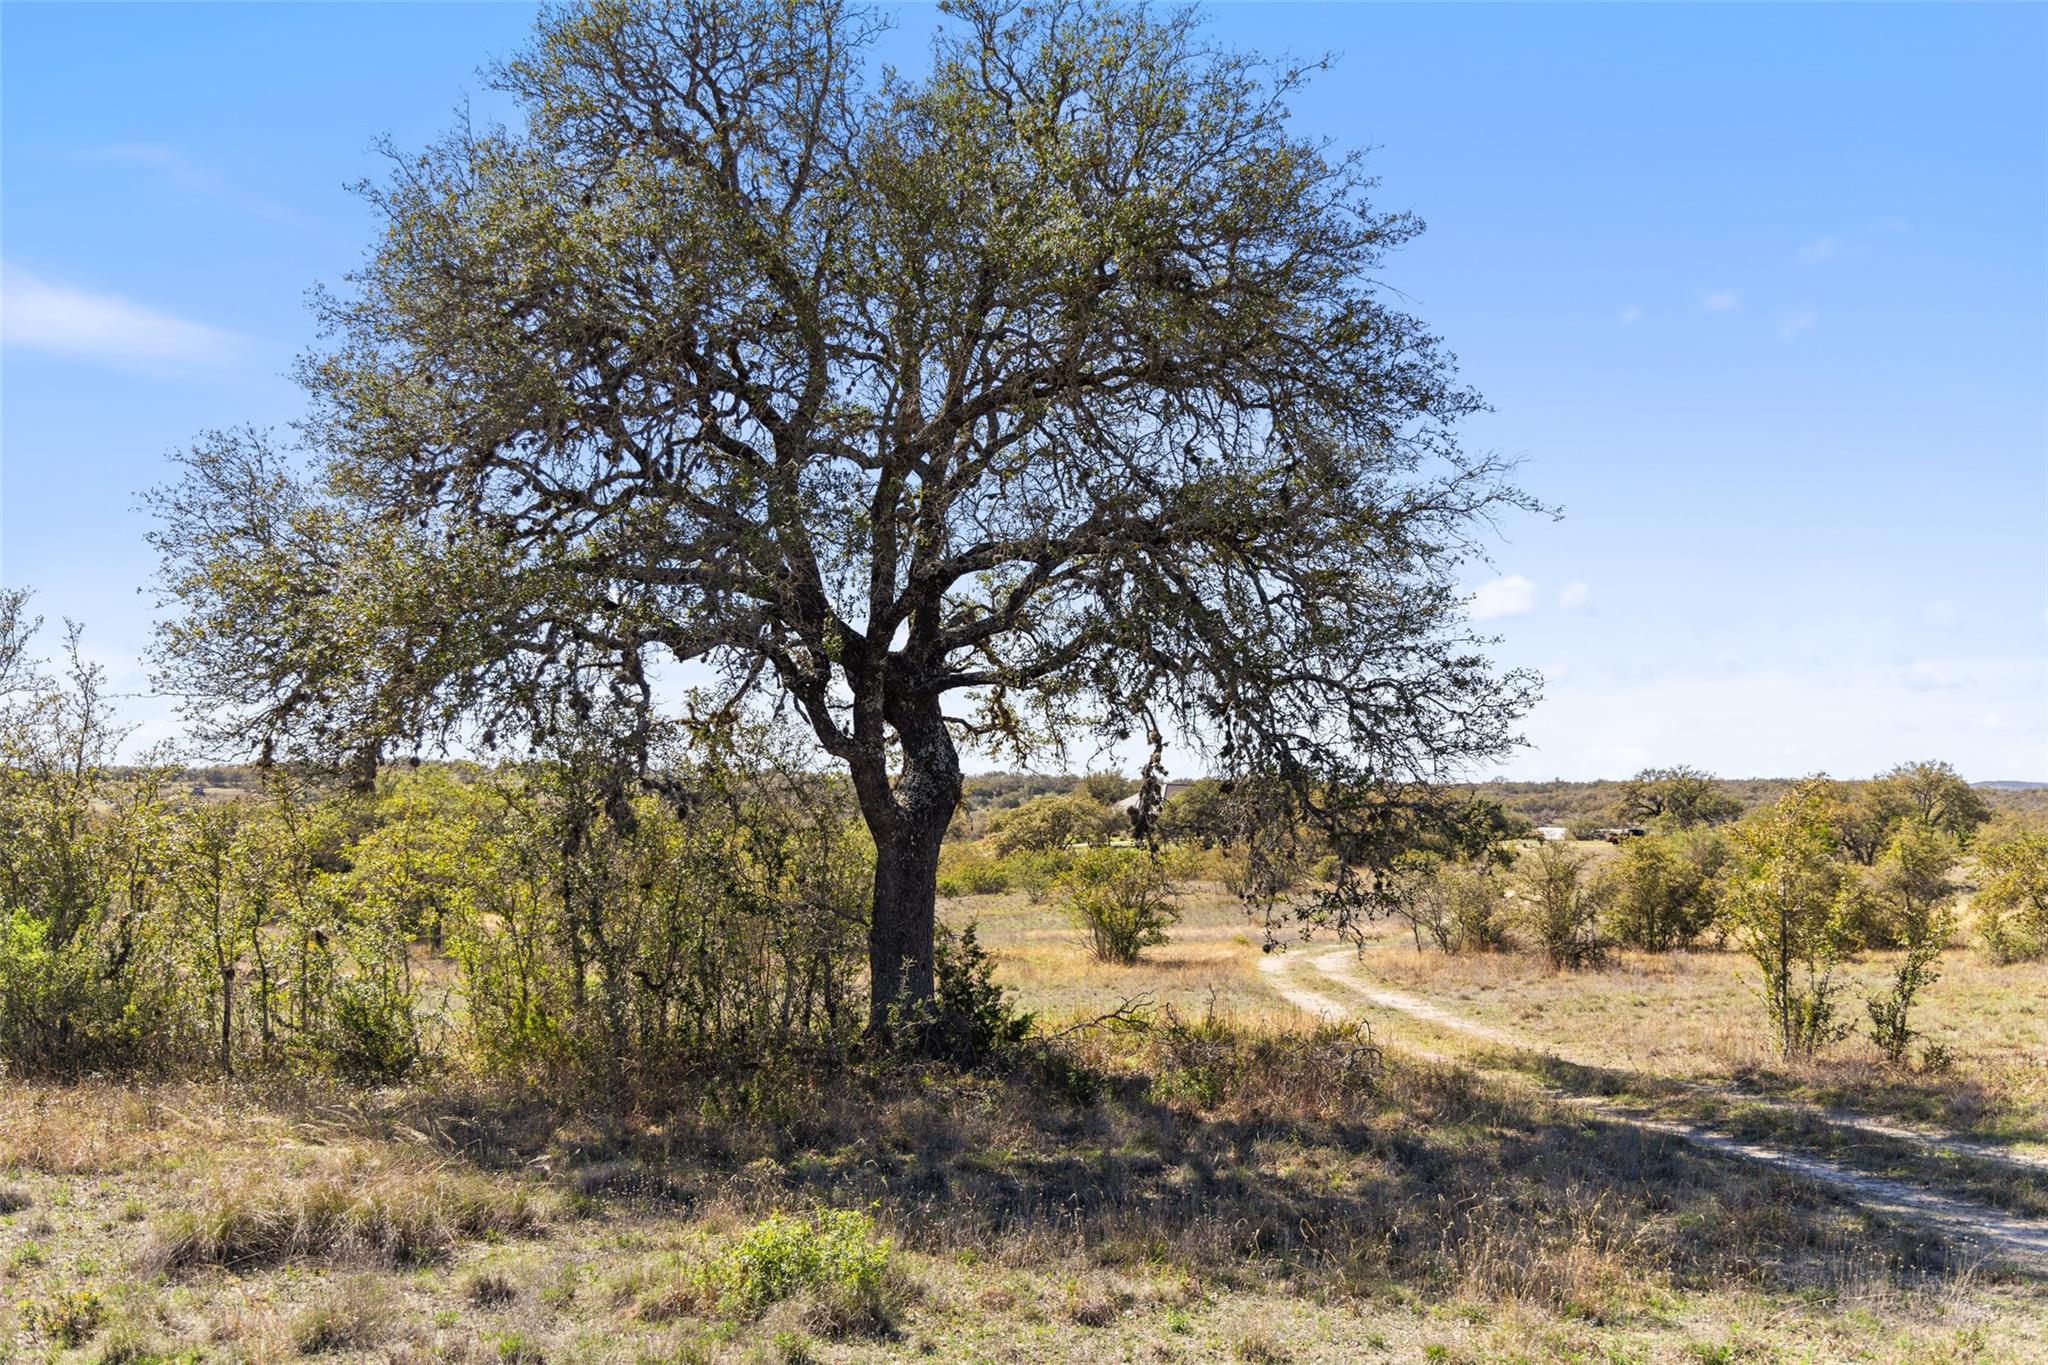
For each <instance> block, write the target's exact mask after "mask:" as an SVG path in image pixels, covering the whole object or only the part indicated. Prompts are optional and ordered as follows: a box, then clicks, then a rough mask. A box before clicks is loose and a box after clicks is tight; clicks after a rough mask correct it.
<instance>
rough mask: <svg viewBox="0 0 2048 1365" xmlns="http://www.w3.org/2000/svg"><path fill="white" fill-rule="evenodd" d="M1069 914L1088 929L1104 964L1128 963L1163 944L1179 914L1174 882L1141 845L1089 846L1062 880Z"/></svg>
mask: <svg viewBox="0 0 2048 1365" xmlns="http://www.w3.org/2000/svg"><path fill="white" fill-rule="evenodd" d="M1061 886H1062V888H1063V889H1064V891H1065V892H1066V904H1067V910H1068V913H1070V914H1071V915H1073V917H1074V918H1075V919H1076V920H1078V921H1080V923H1081V925H1082V927H1083V928H1085V929H1087V930H1088V937H1089V946H1090V947H1092V948H1093V949H1094V952H1095V956H1096V958H1097V959H1098V960H1099V961H1102V962H1114V963H1118V964H1121V965H1123V966H1129V965H1130V964H1131V963H1134V962H1136V961H1137V960H1138V954H1139V952H1140V951H1142V950H1143V949H1145V948H1149V947H1153V946H1155V945H1157V944H1161V943H1164V942H1166V927H1167V926H1168V925H1169V924H1171V923H1173V922H1174V921H1175V920H1177V919H1179V918H1180V911H1179V910H1178V909H1177V908H1176V907H1175V906H1174V904H1173V901H1172V896H1173V895H1174V890H1175V888H1174V885H1173V883H1172V882H1171V881H1170V880H1168V878H1167V875H1166V869H1165V867H1164V866H1162V865H1161V863H1160V861H1159V860H1158V859H1156V858H1154V857H1152V856H1151V855H1150V854H1149V853H1147V852H1144V851H1143V850H1139V849H1125V848H1100V849H1089V850H1087V851H1086V852H1084V853H1081V854H1080V855H1078V856H1077V857H1076V858H1075V859H1074V863H1073V866H1072V867H1070V868H1069V869H1068V870H1067V873H1066V875H1065V876H1064V877H1063V878H1061Z"/></svg>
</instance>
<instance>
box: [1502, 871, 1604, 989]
mask: <svg viewBox="0 0 2048 1365" xmlns="http://www.w3.org/2000/svg"><path fill="white" fill-rule="evenodd" d="M1521 870H1522V878H1521V881H1522V885H1521V888H1520V890H1521V899H1522V905H1523V920H1524V922H1525V923H1526V925H1527V926H1528V928H1529V931H1530V932H1531V933H1532V934H1533V935H1534V936H1535V939H1536V942H1537V944H1538V946H1540V947H1541V948H1542V949H1543V953H1544V956H1546V957H1547V958H1549V959H1550V965H1551V966H1553V967H1557V968H1560V969H1566V968H1577V967H1592V966H1597V965H1598V964H1599V963H1600V962H1601V960H1602V959H1603V958H1605V957H1606V955H1607V945H1606V942H1605V941H1604V940H1603V939H1602V938H1601V936H1600V921H1601V919H1602V917H1603V913H1602V912H1603V911H1604V910H1605V909H1606V907H1607V905H1608V903H1609V901H1610V900H1611V899H1612V896H1613V886H1614V884H1613V882H1611V881H1610V880H1608V879H1607V878H1605V877H1602V876H1601V875H1600V874H1599V873H1598V872H1597V871H1595V870H1594V868H1593V866H1592V863H1591V860H1590V859H1589V858H1588V857H1587V856H1586V855H1585V854H1583V853H1579V852H1577V851H1575V850H1573V849H1569V848H1566V847H1565V846H1564V845H1562V844H1551V843H1546V844H1542V845H1540V846H1538V848H1537V849H1536V851H1535V854H1534V856H1532V857H1529V858H1525V859H1523V860H1522V869H1521Z"/></svg>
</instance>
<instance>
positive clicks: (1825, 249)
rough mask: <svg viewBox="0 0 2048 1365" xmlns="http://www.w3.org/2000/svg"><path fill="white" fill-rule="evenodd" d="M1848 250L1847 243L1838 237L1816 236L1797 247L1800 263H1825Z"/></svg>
mask: <svg viewBox="0 0 2048 1365" xmlns="http://www.w3.org/2000/svg"><path fill="white" fill-rule="evenodd" d="M1848 250H1849V244H1848V243H1847V242H1845V241H1843V240H1842V239H1841V238H1840V237H1816V238H1814V239H1813V240H1812V241H1810V242H1807V243H1806V244H1805V245H1803V246H1801V247H1800V248H1799V263H1800V264H1801V265H1826V264H1827V263H1828V262H1829V261H1832V260H1836V259H1839V258H1840V257H1841V256H1842V255H1843V254H1844V253H1845V252H1847V251H1848Z"/></svg>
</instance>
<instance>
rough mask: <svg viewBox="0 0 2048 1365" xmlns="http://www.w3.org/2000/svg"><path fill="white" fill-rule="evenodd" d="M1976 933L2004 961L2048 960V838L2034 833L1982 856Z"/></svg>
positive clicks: (1998, 844) (2019, 836)
mask: <svg viewBox="0 0 2048 1365" xmlns="http://www.w3.org/2000/svg"><path fill="white" fill-rule="evenodd" d="M1980 866H1981V869H1982V871H1981V876H1980V881H1979V885H1978V888H1977V896H1976V907H1977V928H1978V931H1979V932H1980V933H1981V934H1982V935H1983V936H1984V947H1985V949H1986V951H1988V952H1989V953H1990V954H1991V956H1992V957H1993V958H1994V959H1996V960H1997V961H1999V962H2031V961H2034V960H2036V959H2038V958H2042V957H2048V834H2042V833H2038V832H2033V831H2029V832H2027V833H2024V834H2016V835H2014V836H2013V837H2011V838H2009V839H2001V840H1999V841H1998V842H1996V843H1989V844H1986V845H1985V846H1984V848H1983V850H1982V852H1981V854H1980Z"/></svg>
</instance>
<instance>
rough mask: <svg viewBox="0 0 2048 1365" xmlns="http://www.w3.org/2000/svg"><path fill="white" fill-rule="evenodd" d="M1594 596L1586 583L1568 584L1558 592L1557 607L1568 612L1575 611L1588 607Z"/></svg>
mask: <svg viewBox="0 0 2048 1365" xmlns="http://www.w3.org/2000/svg"><path fill="white" fill-rule="evenodd" d="M1592 596H1593V590H1592V589H1591V588H1589V587H1587V586H1586V585H1585V584H1584V583H1567V584H1565V585H1564V587H1563V588H1561V589H1559V590H1558V594H1557V605H1559V606H1560V607H1563V608H1564V609H1565V610H1566V611H1575V610H1577V609H1578V608H1580V607H1583V606H1585V605H1586V603H1587V601H1588V600H1590V599H1591V598H1592Z"/></svg>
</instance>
